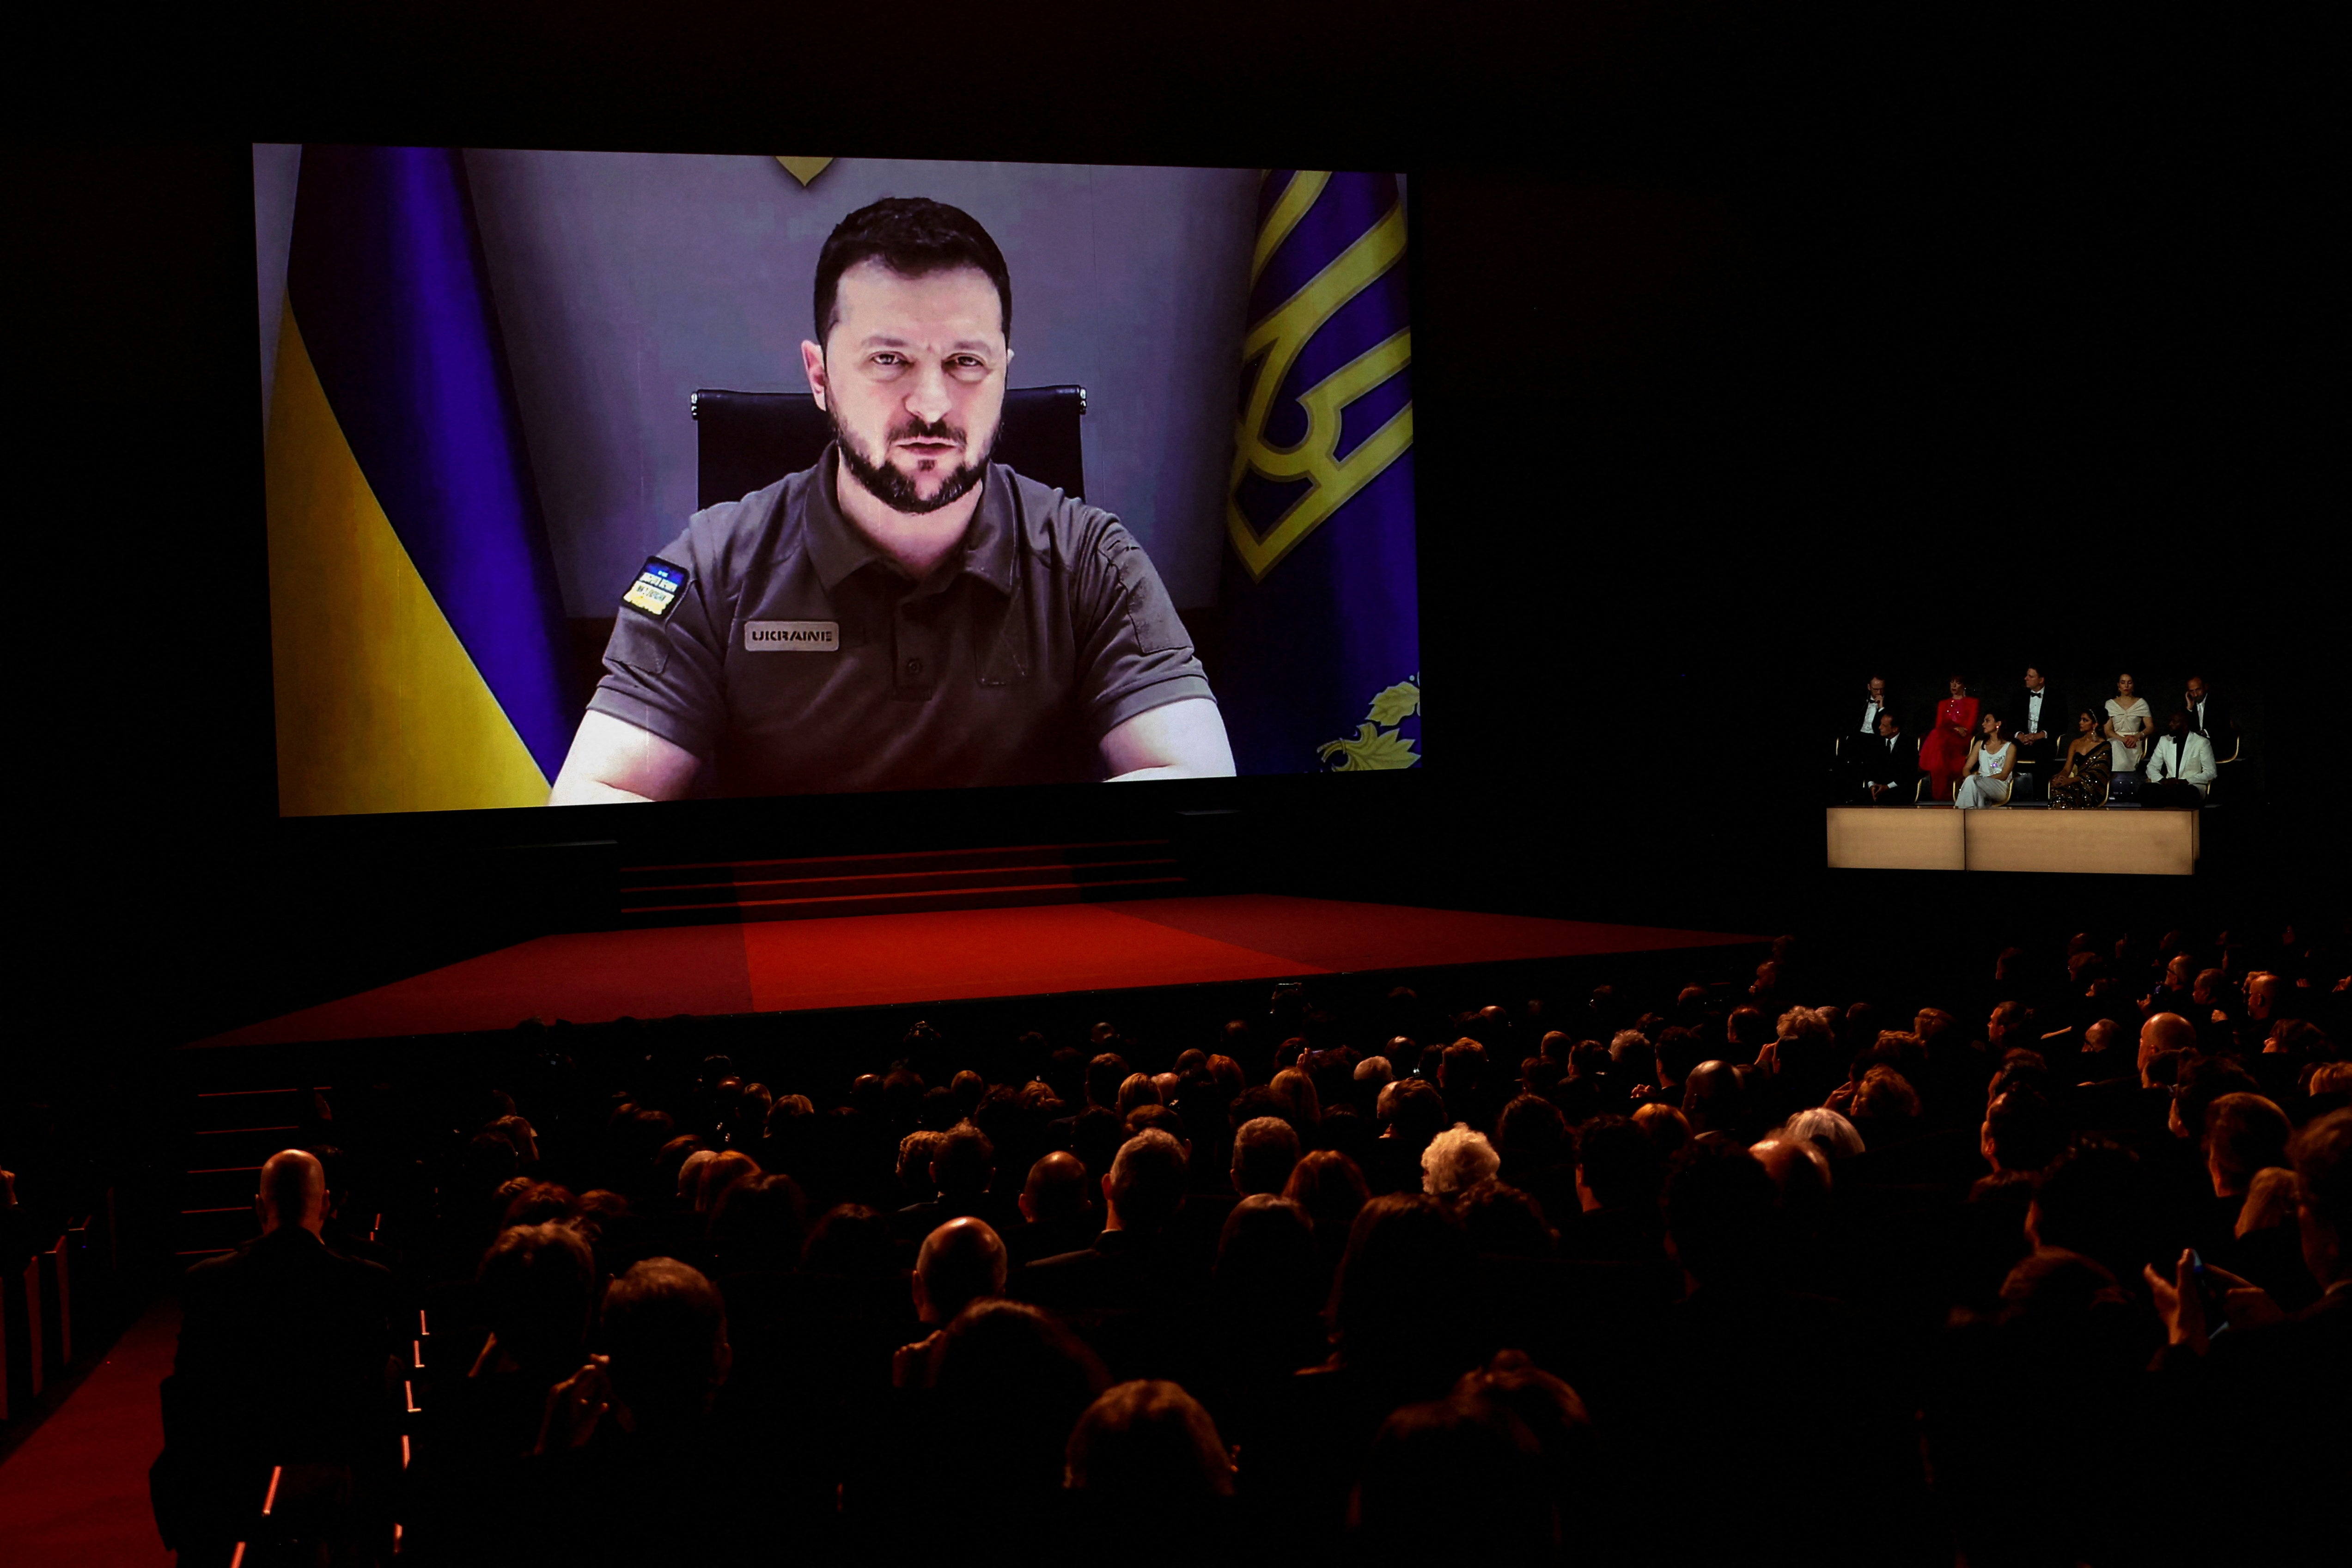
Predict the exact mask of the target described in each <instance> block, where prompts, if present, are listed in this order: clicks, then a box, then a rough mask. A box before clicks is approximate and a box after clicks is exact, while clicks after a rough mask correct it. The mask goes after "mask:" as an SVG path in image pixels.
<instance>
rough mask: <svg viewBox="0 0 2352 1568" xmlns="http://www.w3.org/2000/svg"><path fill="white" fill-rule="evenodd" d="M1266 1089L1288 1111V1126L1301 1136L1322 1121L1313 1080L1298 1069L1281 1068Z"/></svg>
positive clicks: (1318, 1099)
mask: <svg viewBox="0 0 2352 1568" xmlns="http://www.w3.org/2000/svg"><path fill="white" fill-rule="evenodd" d="M1266 1088H1267V1089H1269V1090H1271V1091H1272V1092H1273V1094H1274V1095H1275V1097H1276V1099H1278V1100H1281V1101H1282V1103H1283V1104H1284V1106H1286V1108H1287V1109H1288V1112H1289V1118H1288V1119H1289V1121H1290V1124H1291V1126H1292V1127H1294V1128H1296V1129H1297V1131H1299V1133H1300V1135H1301V1136H1304V1135H1305V1134H1306V1132H1307V1130H1308V1129H1310V1128H1312V1127H1313V1126H1314V1125H1315V1124H1316V1123H1317V1122H1318V1121H1321V1120H1322V1119H1323V1106H1322V1097H1321V1096H1319V1095H1318V1094H1317V1093H1316V1092H1315V1080H1314V1079H1313V1078H1311V1077H1309V1076H1308V1075H1307V1074H1306V1073H1304V1072H1301V1071H1300V1070H1299V1069H1298V1068H1283V1069H1282V1070H1281V1071H1280V1072H1278V1073H1276V1074H1275V1075H1274V1081H1273V1082H1271V1083H1269V1084H1267V1085H1266Z"/></svg>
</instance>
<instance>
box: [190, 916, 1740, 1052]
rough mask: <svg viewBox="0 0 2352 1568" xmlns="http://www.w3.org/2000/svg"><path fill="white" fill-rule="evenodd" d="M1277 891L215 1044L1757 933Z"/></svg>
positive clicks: (396, 991)
mask: <svg viewBox="0 0 2352 1568" xmlns="http://www.w3.org/2000/svg"><path fill="white" fill-rule="evenodd" d="M1756 940H1758V939H1756V938H1754V937H1747V936H1732V935H1727V934H1725V933H1723V932H1720V931H1674V930H1669V929H1666V928H1664V927H1660V926H1622V925H1597V924H1593V923H1591V922H1590V921H1553V920H1536V919H1531V918H1529V917H1527V916H1524V915H1482V914H1471V913H1466V912H1464V911H1461V910H1420V909H1408V908H1405V907H1402V906H1400V905H1393V904H1355V903H1341V902H1339V901H1336V900H1328V899H1292V898H1283V897H1279V896H1276V895H1274V894H1267V893H1241V894H1233V895H1228V896H1223V897H1213V898H1193V899H1143V900H1130V901H1127V902H1122V903H1116V904H1051V905H1045V906H1043V907H1038V908H1029V909H1001V910H941V911H937V912H932V913H928V914H903V915H861V916H856V917H850V918H844V919H837V920H805V921H764V922H761V923H756V924H750V925H709V926H678V927H670V928H667V929H664V930H653V931H586V932H579V933H575V934H571V935H564V936H545V937H541V938H539V939H538V940H537V941H535V942H522V943H520V944H519V945H517V946H514V947H509V948H506V949H503V950H502V951H500V952H492V953H486V954H484V955H483V956H482V957H480V958H474V959H468V960H467V961H466V962H465V963H453V964H451V965H449V966H448V967H447V968H446V969H436V970H434V971H432V972H431V973H425V974H419V975H417V976H415V977H414V978H413V979H408V980H403V981H399V982H397V983H395V984H391V985H384V986H379V987H378V988H376V989H375V990H373V991H363V992H362V993H361V994H358V995H356V996H347V997H344V998H343V999H342V1000H341V1001H339V1002H329V1003H326V1004H324V1005H320V1006H317V1007H306V1008H304V1009H302V1010H301V1011H300V1012H299V1013H289V1014H287V1015H286V1016H284V1017H281V1018H272V1019H269V1020H268V1021H267V1022H265V1023H259V1024H252V1025H248V1026H246V1027H244V1028H241V1029H235V1030H232V1031H230V1032H229V1033H227V1034H225V1035H216V1036H215V1037H212V1038H211V1039H208V1040H205V1041H202V1042H200V1043H201V1044H204V1045H208V1046H231V1045H278V1044H287V1043H292V1042H297V1041H306V1040H348V1039H365V1038H371V1037H383V1036H387V1035H438V1034H458V1033H466V1032H469V1031H474V1030H483V1029H505V1028H510V1027H512V1026H514V1025H515V1024H517V1023H518V1022H520V1021H521V1020H522V1019H525V1018H532V1017H538V1018H546V1019H551V1020H552V1019H555V1018H568V1019H570V1020H572V1022H574V1023H581V1024H593V1023H604V1022H609V1021H610V1020H612V1019H614V1018H619V1017H624V1016H635V1017H639V1018H658V1017H667V1016H671V1015H673V1014H679V1013H696V1014H724V1013H752V1012H758V1013H769V1012H794V1011H803V1010H809V1009H815V1008H823V1007H862V1006H873V1005H888V1004H906V1003H916V1002H954V1001H968V1000H972V999H976V998H982V997H990V996H1034V995H1044V994H1051V993H1056V992H1065V991H1104V990H1126V989H1137V988H1141V987H1147V986H1157V985H1190V984H1202V983H1206V982H1213V981H1226V980H1272V979H1279V978H1288V977H1297V976H1306V975H1315V974H1334V973H1346V972H1349V971H1360V970H1368V969H1410V968H1423V967H1429V966H1434V965H1440V964H1456V963H1497V962H1505V961H1510V960H1515V959H1531V958H1574V957H1582V956H1588V955H1591V954H1599V953H1612V952H1657V951H1660V950H1662V949H1667V948H1680V947H1716V946H1722V945H1725V944H1729V943H1738V942H1753V941H1756Z"/></svg>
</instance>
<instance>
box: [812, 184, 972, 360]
mask: <svg viewBox="0 0 2352 1568" xmlns="http://www.w3.org/2000/svg"><path fill="white" fill-rule="evenodd" d="M862 261H879V262H880V263H881V264H882V265H883V266H885V267H887V268H889V269H890V270H891V271H893V272H895V273H897V274H898V276H899V277H901V278H928V277H929V276H930V275H931V274H932V273H934V272H951V271H954V270H955V269H956V268H961V267H971V268H977V269H978V270H980V271H982V272H985V273H986V274H988V280H989V281H990V282H991V283H993V284H995V285H996V302H997V304H998V306H999V307H1000V308H1001V309H1002V310H1003V316H1004V336H1005V340H1006V341H1007V342H1010V341H1011V340H1012V337H1013V274H1012V273H1011V272H1010V271H1009V270H1007V269H1006V268H1005V265H1004V253H1003V251H1001V250H999V249H997V248H996V241H995V240H993V239H992V238H990V237H989V234H988V230H986V229H984V228H982V227H981V226H980V222H979V220H978V219H976V218H974V217H973V216H971V214H970V213H968V212H965V211H964V210H962V209H961V207H951V206H949V205H947V204H946V203H944V202H935V201H932V200H931V199H930V198H929V197H928V196H885V197H883V198H882V199H881V200H880V201H878V202H874V203H871V204H869V205H866V206H862V207H859V208H858V209H857V210H856V212H854V213H851V214H850V215H849V216H847V217H845V218H843V219H842V220H841V222H840V223H838V224H836V225H835V226H834V230H833V233H832V234H831V235H829V236H827V237H826V238H825V242H824V249H823V250H821V251H819V252H818V253H817V258H816V314H815V320H816V341H817V346H818V347H820V348H822V347H824V342H825V339H827V338H828V337H830V336H832V334H833V329H834V327H835V325H836V324H838V322H839V321H840V320H841V303H840V295H841V275H842V274H843V273H845V272H846V271H848V270H849V269H850V268H853V267H855V266H856V265H857V264H858V263H860V262H862Z"/></svg>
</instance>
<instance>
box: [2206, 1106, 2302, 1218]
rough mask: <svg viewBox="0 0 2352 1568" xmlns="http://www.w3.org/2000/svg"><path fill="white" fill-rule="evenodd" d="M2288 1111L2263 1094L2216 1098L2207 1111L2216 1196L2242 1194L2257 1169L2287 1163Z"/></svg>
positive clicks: (2209, 1157) (2208, 1155)
mask: <svg viewBox="0 0 2352 1568" xmlns="http://www.w3.org/2000/svg"><path fill="white" fill-rule="evenodd" d="M2293 1136H2294V1128H2293V1127H2292V1126H2291V1125H2289V1123H2288V1121H2287V1119H2286V1113H2285V1112H2284V1111H2283V1110H2280V1109H2279V1108H2278V1107H2277V1106H2276V1105H2273V1103H2271V1102H2270V1101H2269V1100H2265V1099H2263V1097H2262V1096H2261V1095H2259V1094H2247V1093H2244V1092H2243V1091H2240V1092H2238V1093H2235V1094H2225V1095H2222V1096H2221V1097H2220V1098H2219V1099H2217V1100H2214V1101H2213V1103H2212V1105H2211V1106H2210V1108H2209V1109H2208V1110H2206V1112H2205V1169H2206V1173H2207V1174H2208V1175H2209V1176H2210V1177H2211V1179H2212V1182H2213V1195H2214V1196H2216V1197H2223V1198H2234V1197H2242V1196H2243V1195H2244V1194H2245V1193H2246V1190H2247V1189H2248V1187H2250V1186H2251V1185H2252V1183H2253V1179H2254V1173H2255V1172H2257V1171H2263V1170H2268V1169H2271V1168H2272V1167H2274V1166H2284V1165H2285V1164H2286V1163H2287V1161H2286V1145H2287V1140H2288V1139H2290V1138H2292V1137H2293Z"/></svg>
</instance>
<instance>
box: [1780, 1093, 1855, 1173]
mask: <svg viewBox="0 0 2352 1568" xmlns="http://www.w3.org/2000/svg"><path fill="white" fill-rule="evenodd" d="M1780 1131H1781V1133H1782V1135H1783V1136H1785V1137H1789V1138H1795V1139H1802V1140H1805V1141H1806V1142H1811V1143H1813V1144H1816V1145H1818V1146H1819V1147H1820V1149H1821V1150H1822V1152H1823V1153H1825V1154H1827V1155H1829V1156H1830V1157H1831V1158H1832V1159H1833V1160H1843V1159H1847V1158H1850V1157H1851V1156H1853V1155H1855V1154H1859V1153H1861V1152H1862V1147H1863V1145H1862V1131H1861V1129H1859V1128H1857V1127H1856V1126H1854V1124H1853V1122H1851V1121H1847V1120H1846V1119H1845V1118H1844V1117H1843V1116H1841V1115H1839V1114H1838V1113H1837V1112H1836V1111H1834V1110H1829V1109H1827V1108H1826V1107H1823V1106H1815V1107H1814V1108H1813V1109H1812V1110H1800V1111H1799V1112H1797V1114H1796V1115H1794V1116H1791V1117H1790V1118H1789V1120H1788V1122H1787V1123H1786V1124H1785V1125H1784V1126H1783V1127H1782V1128H1781V1129H1780Z"/></svg>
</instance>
